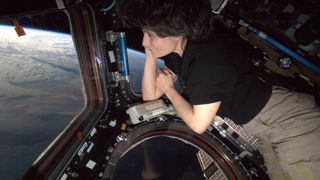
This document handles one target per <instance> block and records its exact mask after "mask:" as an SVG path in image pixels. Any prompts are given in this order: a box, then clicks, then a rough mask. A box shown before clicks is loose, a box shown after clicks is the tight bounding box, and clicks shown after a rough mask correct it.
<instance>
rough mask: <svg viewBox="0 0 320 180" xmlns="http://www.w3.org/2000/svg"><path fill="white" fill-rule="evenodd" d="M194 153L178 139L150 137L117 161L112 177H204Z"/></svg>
mask: <svg viewBox="0 0 320 180" xmlns="http://www.w3.org/2000/svg"><path fill="white" fill-rule="evenodd" d="M198 152H199V150H198V149H197V148H195V147H194V146H191V145H190V144H186V143H184V142H182V141H180V140H178V139H173V138H169V137H163V136H159V137H155V138H151V139H148V140H146V141H144V142H143V143H141V144H139V145H138V146H136V147H134V148H132V149H131V150H130V151H129V152H127V153H126V154H125V155H124V156H123V157H122V158H121V159H120V160H119V162H118V164H117V167H116V171H115V175H114V179H115V180H120V179H128V178H129V177H130V179H180V180H183V179H185V180H186V179H195V180H197V179H204V177H203V173H202V170H201V167H200V163H199V159H198V158H197V153H198Z"/></svg>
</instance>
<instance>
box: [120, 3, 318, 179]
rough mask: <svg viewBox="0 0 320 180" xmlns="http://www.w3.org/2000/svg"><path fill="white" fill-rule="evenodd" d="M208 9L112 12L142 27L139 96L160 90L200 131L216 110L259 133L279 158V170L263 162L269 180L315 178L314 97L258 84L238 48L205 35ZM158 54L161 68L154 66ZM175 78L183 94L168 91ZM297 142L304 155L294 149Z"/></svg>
mask: <svg viewBox="0 0 320 180" xmlns="http://www.w3.org/2000/svg"><path fill="white" fill-rule="evenodd" d="M209 7H210V6H209V5H208V4H206V1H201V0H121V1H119V3H118V7H117V13H118V15H119V16H120V17H121V18H122V20H123V21H124V23H125V24H127V25H129V26H134V27H139V28H141V30H142V32H143V42H142V45H143V47H144V48H145V54H146V61H145V66H144V75H143V79H142V95H143V99H144V100H155V99H158V98H159V97H161V96H162V95H166V96H167V98H168V99H169V100H170V101H171V103H172V104H173V106H174V107H175V109H176V111H177V112H178V114H179V115H180V117H181V118H182V119H183V121H184V122H185V123H186V124H187V125H188V126H189V127H190V128H191V129H192V130H193V131H195V132H196V133H199V134H201V133H203V132H204V131H205V130H206V129H207V128H208V126H209V124H210V123H211V122H212V120H213V118H214V116H215V115H219V116H222V117H228V118H230V119H232V120H233V121H234V122H235V123H237V124H240V125H243V126H244V127H245V128H248V129H249V131H251V132H252V133H253V134H255V135H257V136H259V138H260V139H261V144H262V146H261V147H265V146H264V145H269V144H271V145H272V148H271V150H272V153H274V151H273V150H275V153H276V155H279V158H280V159H279V164H280V165H281V168H282V169H283V172H284V174H282V172H281V173H279V172H278V170H277V168H278V167H277V168H274V167H273V166H270V164H269V165H268V162H267V166H268V169H269V175H270V176H271V178H281V177H282V178H284V179H287V178H289V176H290V178H293V179H303V178H306V177H320V174H319V171H318V170H320V169H319V167H320V163H319V159H320V153H319V152H320V149H319V148H320V146H319V138H320V128H319V126H320V120H319V117H320V110H319V107H317V105H316V104H315V102H314V101H313V99H312V96H309V95H304V94H299V93H295V92H289V91H287V90H286V89H284V88H280V87H272V86H271V85H268V84H266V83H263V82H261V81H260V80H259V78H258V77H257V76H256V74H255V71H254V69H253V68H252V67H251V64H250V61H249V60H248V59H246V56H244V54H243V53H242V51H241V49H240V48H239V47H236V46H234V45H233V43H231V41H229V39H228V38H227V37H226V36H225V35H222V34H218V33H215V32H213V33H211V30H212V27H211V25H212V21H211V18H212V17H211V16H212V14H211V12H210V8H209ZM159 57H163V58H164V59H165V65H166V67H165V68H163V69H159V70H157V69H156V58H159ZM175 79H180V81H181V83H182V84H183V87H184V91H183V93H182V94H180V93H178V92H177V90H176V89H175V88H174V85H173V83H174V80H175ZM273 106H276V107H275V108H273ZM293 106H294V107H293ZM305 107H308V108H305ZM284 125H286V126H288V127H289V128H283V126H284ZM290 126H291V127H290ZM306 139H308V140H306ZM317 140H318V141H317ZM307 141H308V142H307ZM306 142H307V143H306ZM301 145H303V146H307V148H306V149H308V150H307V152H304V151H301V150H299V149H297V148H298V147H300V146H301ZM291 146H294V147H295V148H294V149H293V150H292V148H291ZM288 152H289V153H290V155H288ZM263 153H264V152H263ZM265 154H266V156H268V157H269V154H270V152H269V151H268V152H267V153H265ZM277 164H278V163H277ZM280 176H281V177H280Z"/></svg>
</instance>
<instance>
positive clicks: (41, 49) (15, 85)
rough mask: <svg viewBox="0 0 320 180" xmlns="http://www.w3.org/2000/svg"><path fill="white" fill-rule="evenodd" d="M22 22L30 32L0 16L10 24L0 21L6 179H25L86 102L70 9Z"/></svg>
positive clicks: (0, 172) (0, 147)
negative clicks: (20, 31)
mask: <svg viewBox="0 0 320 180" xmlns="http://www.w3.org/2000/svg"><path fill="white" fill-rule="evenodd" d="M19 22H20V23H21V24H22V25H23V27H25V28H24V31H25V33H26V35H25V36H20V37H19V36H18V35H17V34H16V32H15V30H14V27H13V26H11V25H10V24H11V22H0V24H6V25H0V72H1V73H0V159H1V161H0V177H1V179H20V178H21V176H22V175H23V174H24V173H25V172H26V171H27V169H28V168H29V167H30V166H31V164H32V162H33V161H34V160H35V159H36V158H37V156H38V155H39V154H40V153H41V152H42V151H43V150H44V149H45V148H46V147H47V146H48V145H49V144H50V142H52V141H53V140H54V138H55V137H56V136H57V135H58V134H59V133H60V132H61V131H62V130H63V129H64V128H65V127H66V126H67V125H68V124H69V123H70V121H71V120H72V119H73V117H74V116H75V115H77V114H78V113H79V112H80V111H81V110H82V108H83V106H84V97H83V92H82V79H81V76H80V69H79V62H78V59H77V54H76V51H75V48H74V44H73V41H72V37H71V35H70V31H69V30H68V26H67V25H68V24H69V23H68V20H67V17H66V16H65V14H64V13H62V12H55V13H52V14H46V15H37V16H28V17H26V18H21V19H19ZM66 26H67V27H66ZM31 27H32V28H31ZM68 31H69V32H68Z"/></svg>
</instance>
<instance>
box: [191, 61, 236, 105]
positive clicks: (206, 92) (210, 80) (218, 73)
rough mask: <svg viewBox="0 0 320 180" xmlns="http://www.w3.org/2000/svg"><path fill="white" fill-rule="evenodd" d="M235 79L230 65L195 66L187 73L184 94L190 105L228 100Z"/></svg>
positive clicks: (230, 96)
mask: <svg viewBox="0 0 320 180" xmlns="http://www.w3.org/2000/svg"><path fill="white" fill-rule="evenodd" d="M236 80H237V73H236V70H235V69H234V68H233V67H232V66H224V65H220V66H214V67H201V68H196V69H193V70H192V71H191V72H190V74H189V77H188V80H187V82H186V89H185V94H186V95H187V96H188V99H189V101H190V103H191V104H192V105H199V104H208V103H213V102H217V101H224V100H230V99H231V98H232V93H233V88H234V86H235V82H236Z"/></svg>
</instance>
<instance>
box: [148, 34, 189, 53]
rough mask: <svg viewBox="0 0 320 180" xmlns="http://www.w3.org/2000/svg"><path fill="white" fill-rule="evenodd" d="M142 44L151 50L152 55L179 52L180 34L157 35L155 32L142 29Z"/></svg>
mask: <svg viewBox="0 0 320 180" xmlns="http://www.w3.org/2000/svg"><path fill="white" fill-rule="evenodd" d="M142 32H143V40H142V46H143V47H144V48H147V49H149V50H150V51H151V53H152V56H153V57H156V58H158V57H163V56H165V55H168V54H170V53H172V52H176V53H178V54H180V53H179V52H177V51H179V49H180V46H181V42H182V39H183V37H182V36H167V37H159V36H158V35H157V34H156V33H155V32H153V31H151V30H147V29H143V30H142Z"/></svg>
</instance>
